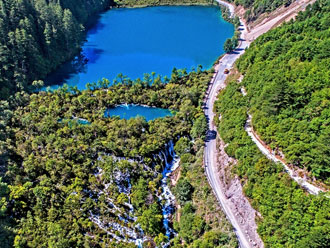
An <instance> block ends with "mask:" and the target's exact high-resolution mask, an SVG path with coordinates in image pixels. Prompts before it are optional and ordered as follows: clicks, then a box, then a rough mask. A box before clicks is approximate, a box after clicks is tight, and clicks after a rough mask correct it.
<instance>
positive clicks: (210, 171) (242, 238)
mask: <svg viewBox="0 0 330 248" xmlns="http://www.w3.org/2000/svg"><path fill="white" fill-rule="evenodd" d="M217 2H218V3H219V4H223V5H225V6H227V7H228V8H229V9H230V11H231V13H232V15H233V10H234V7H233V6H232V5H230V4H228V3H226V2H223V1H220V0H219V1H218V0H217ZM240 29H241V38H242V40H241V41H240V45H239V47H238V48H237V49H236V50H235V51H234V52H233V53H230V54H226V55H225V56H224V57H222V59H221V60H220V64H219V67H218V70H217V73H216V76H215V77H214V79H213V80H212V82H211V85H210V87H209V90H208V92H207V98H206V102H205V111H204V112H205V115H206V118H207V119H208V125H209V126H208V127H209V131H208V138H207V141H206V143H205V151H204V163H205V171H206V174H207V177H208V180H209V183H210V185H211V187H212V189H213V191H214V193H215V195H216V197H217V198H218V200H219V202H220V204H221V206H222V209H223V211H224V212H225V214H226V216H227V218H228V219H229V221H230V222H231V224H232V226H233V228H234V231H235V233H236V235H237V238H238V241H239V243H240V247H244V248H245V247H246V248H249V247H253V246H252V244H251V243H250V242H249V238H248V237H247V236H246V234H245V232H244V231H243V229H242V228H241V226H240V225H239V222H238V220H237V218H236V216H235V214H234V211H233V209H231V208H230V207H229V206H228V204H227V198H226V196H225V194H224V192H223V189H222V187H221V182H220V178H219V176H218V173H217V170H218V169H217V168H218V166H217V161H216V159H217V158H216V156H215V154H216V153H217V147H216V136H217V130H216V127H215V125H214V123H213V119H214V113H213V105H214V101H215V100H216V97H217V95H218V92H219V91H220V90H221V89H224V88H225V79H226V78H227V75H226V74H224V71H225V69H230V68H231V67H232V66H233V64H234V63H235V61H236V60H237V59H238V58H239V57H240V56H241V55H242V54H243V53H244V51H245V48H246V47H248V46H249V44H250V42H248V41H245V40H243V38H244V37H245V34H246V32H247V29H246V26H244V25H242V26H241V27H240Z"/></svg>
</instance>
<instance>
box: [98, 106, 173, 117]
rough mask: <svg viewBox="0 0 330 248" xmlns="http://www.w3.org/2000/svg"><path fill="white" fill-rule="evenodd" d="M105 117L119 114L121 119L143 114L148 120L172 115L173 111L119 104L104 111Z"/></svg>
mask: <svg viewBox="0 0 330 248" xmlns="http://www.w3.org/2000/svg"><path fill="white" fill-rule="evenodd" d="M104 116H105V117H114V116H119V117H120V118H121V119H126V120H128V119H130V118H134V117H137V116H143V117H145V118H146V120H147V121H151V120H154V119H156V118H161V117H166V116H172V113H171V111H170V110H168V109H162V108H152V107H147V106H141V105H134V104H129V105H119V106H117V107H115V108H109V109H107V110H106V111H105V113H104Z"/></svg>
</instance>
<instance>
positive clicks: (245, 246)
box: [204, 0, 315, 248]
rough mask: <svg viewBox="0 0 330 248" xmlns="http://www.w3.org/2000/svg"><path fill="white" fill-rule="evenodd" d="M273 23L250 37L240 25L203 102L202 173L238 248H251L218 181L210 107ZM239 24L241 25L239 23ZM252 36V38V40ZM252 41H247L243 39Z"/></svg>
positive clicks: (303, 1) (287, 14) (279, 18)
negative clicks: (253, 43)
mask: <svg viewBox="0 0 330 248" xmlns="http://www.w3.org/2000/svg"><path fill="white" fill-rule="evenodd" d="M216 1H217V2H218V3H219V4H222V5H225V6H226V7H228V8H229V10H230V12H231V15H232V16H233V13H234V6H233V5H231V4H229V3H227V2H224V1H221V0H216ZM313 2H315V0H299V1H297V2H296V4H297V5H298V7H296V6H294V7H293V8H288V9H286V11H284V13H281V14H279V15H278V16H277V17H276V18H275V20H276V22H277V24H279V23H281V22H283V21H285V20H286V19H288V18H289V17H290V16H291V15H292V14H294V13H297V12H298V11H300V10H303V9H305V7H306V6H307V4H309V3H313ZM272 22H274V20H269V21H268V22H266V23H263V24H261V25H260V27H257V29H258V30H257V31H258V32H256V30H251V33H248V31H247V28H246V26H245V25H244V24H243V25H241V27H240V31H241V41H240V44H239V47H238V48H237V49H236V50H235V51H234V52H233V53H230V54H226V55H225V56H223V57H222V59H221V60H220V61H219V63H220V64H219V65H218V67H217V69H216V75H215V77H214V78H213V80H212V81H211V84H210V87H209V89H208V91H207V93H206V99H205V106H204V113H205V115H206V117H207V119H208V128H209V131H208V135H207V140H206V142H205V150H204V164H205V172H206V174H207V178H208V180H209V183H210V185H211V187H212V189H213V191H214V193H215V195H216V197H217V199H218V201H219V203H220V204H221V206H222V209H223V211H224V213H225V214H226V216H227V218H228V219H229V221H230V222H231V224H232V226H233V228H234V231H235V233H236V236H237V239H238V241H239V245H240V247H242V248H250V247H253V245H252V243H251V240H249V238H248V237H247V235H246V233H245V232H244V230H243V228H242V227H241V226H240V224H239V221H238V220H237V218H236V216H235V214H234V211H233V209H231V208H230V207H229V206H230V204H228V201H229V200H228V199H227V198H226V196H225V194H224V191H223V188H222V186H221V182H220V177H219V175H218V165H217V156H216V154H217V147H216V137H217V130H216V127H215V125H214V122H213V120H214V116H215V115H214V113H213V107H214V102H215V100H216V97H217V95H218V93H219V91H220V90H222V89H224V88H225V87H226V85H225V80H226V78H227V75H226V74H224V71H225V69H230V68H231V67H232V66H233V64H234V63H235V61H236V60H237V59H238V58H239V57H240V56H241V55H242V54H243V53H244V51H245V48H247V47H248V46H249V45H250V43H251V41H252V40H254V39H256V38H257V37H258V36H260V35H261V34H263V33H265V32H267V31H268V30H270V29H271V28H273V27H275V26H276V23H274V24H273V23H272ZM241 23H244V22H243V21H242V20H241ZM251 34H253V35H252V36H251ZM248 36H249V37H252V38H250V39H246V40H245V38H248Z"/></svg>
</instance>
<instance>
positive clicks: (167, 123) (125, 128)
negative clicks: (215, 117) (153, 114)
mask: <svg viewBox="0 0 330 248" xmlns="http://www.w3.org/2000/svg"><path fill="white" fill-rule="evenodd" d="M211 76H212V73H211V72H202V71H201V70H200V69H198V70H197V71H194V72H192V73H190V74H189V75H188V74H187V73H186V72H185V70H173V73H172V77H171V79H169V80H167V83H166V84H165V82H164V81H162V80H161V78H160V77H159V76H156V75H154V74H152V75H149V74H146V75H145V77H144V79H143V80H137V81H134V82H133V81H131V80H128V79H127V78H125V77H124V76H119V77H118V79H117V80H116V82H115V84H114V85H112V86H111V87H109V81H107V80H106V79H104V80H102V81H100V82H98V83H96V84H89V85H88V90H85V91H82V92H81V91H78V90H77V89H76V88H68V87H63V88H60V89H58V90H56V91H54V92H39V93H38V94H32V95H27V94H19V93H17V94H16V97H15V99H13V100H12V101H13V102H11V106H14V105H16V109H14V110H12V109H10V107H9V106H7V107H6V106H3V111H4V113H6V115H4V116H1V117H2V120H1V121H2V124H6V126H5V127H3V128H4V129H6V137H5V139H3V141H2V145H3V147H5V148H6V155H7V156H6V161H5V163H6V164H7V168H6V170H5V171H3V173H4V174H3V179H2V183H1V185H0V186H1V191H0V193H1V198H0V199H1V201H0V204H1V205H0V209H1V216H0V220H1V228H0V230H1V236H0V239H1V240H0V242H1V244H2V247H11V246H12V245H14V247H45V246H51V247H104V246H107V247H109V246H110V247H128V244H127V243H125V242H119V241H118V242H115V241H114V240H113V239H114V238H115V239H117V240H129V239H134V235H133V234H132V233H135V234H137V235H141V231H139V230H140V229H139V226H137V223H139V224H140V227H141V228H142V229H143V231H144V234H145V235H144V237H145V238H146V237H147V238H146V239H145V240H144V241H145V243H149V245H152V244H154V242H155V243H156V244H158V245H159V244H161V243H163V242H166V237H165V236H164V234H163V233H164V229H163V224H162V218H163V217H162V213H161V203H162V202H161V201H159V200H158V197H159V195H160V193H161V188H160V180H161V179H162V175H161V172H162V170H163V167H164V161H163V160H161V159H160V158H159V155H158V154H159V153H160V152H161V151H163V150H164V149H165V147H166V144H168V143H169V142H170V141H171V140H173V141H178V142H177V144H176V145H175V147H174V149H175V151H176V152H177V154H178V155H179V156H181V157H182V159H181V163H183V164H184V165H182V166H184V168H185V169H186V170H187V169H188V168H190V169H191V170H193V171H195V172H194V174H193V175H192V174H190V177H194V178H196V183H197V182H198V181H199V182H201V184H198V185H197V184H196V183H194V184H190V183H189V186H187V185H183V187H182V183H181V181H182V180H183V179H180V181H179V183H178V186H176V190H175V192H176V195H177V197H178V198H179V199H180V204H182V205H184V206H185V207H184V208H183V213H182V217H181V220H180V222H179V223H178V224H176V226H175V227H176V230H178V231H179V233H182V235H181V234H180V235H179V236H178V238H176V241H175V242H176V243H177V244H179V245H178V247H182V246H181V241H180V240H181V239H182V240H185V244H186V246H190V247H198V245H197V243H196V242H204V243H205V244H206V245H209V246H208V247H214V246H213V245H214V244H219V245H223V244H226V245H227V247H235V244H236V240H235V236H234V235H233V233H232V231H231V227H230V225H229V224H228V222H227V221H226V220H225V218H224V217H223V216H222V218H223V222H222V223H227V224H225V225H224V224H220V223H219V219H218V218H217V217H218V216H219V208H218V207H217V204H216V201H210V200H209V201H208V199H211V198H209V194H210V192H211V190H210V187H209V185H208V184H207V181H206V178H205V177H204V176H203V174H199V173H200V172H201V170H202V167H201V163H202V157H203V155H202V154H203V138H204V135H205V131H206V127H207V126H206V119H205V117H204V115H203V111H202V108H201V105H202V100H203V97H204V92H205V90H206V87H207V86H208V83H209V81H210V78H211ZM121 103H137V104H148V105H150V106H157V107H163V108H170V109H172V110H175V111H176V113H175V115H174V116H171V117H165V118H160V119H156V120H154V121H149V122H146V120H145V119H144V118H141V117H139V118H134V119H130V120H125V119H119V118H118V117H115V118H106V117H104V112H105V110H106V108H108V107H113V106H115V105H117V104H121ZM78 118H81V119H85V120H87V121H88V123H86V122H85V123H81V122H79V119H78ZM178 137H181V138H180V139H179V140H178ZM191 138H193V139H194V142H191ZM3 159H4V157H3ZM185 174H186V172H183V175H185ZM197 180H198V181H197ZM129 185H130V186H129ZM180 185H181V186H180ZM185 187H189V191H188V193H187V192H186V190H184V189H185ZM194 199H195V200H194ZM204 200H205V203H208V205H205V203H204ZM203 206H204V207H203ZM202 208H204V209H202ZM204 214H205V215H204ZM220 215H221V212H220ZM207 216H208V217H209V216H214V218H206V217H207ZM191 221H193V223H194V224H193V225H191V224H192V223H191ZM118 225H119V226H120V228H123V229H124V231H123V230H120V229H118ZM204 238H205V239H204ZM210 245H211V246H210ZM131 246H132V247H134V244H132V243H131Z"/></svg>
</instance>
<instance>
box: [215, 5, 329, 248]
mask: <svg viewBox="0 0 330 248" xmlns="http://www.w3.org/2000/svg"><path fill="white" fill-rule="evenodd" d="M329 8H330V3H329V1H327V0H320V1H318V2H317V3H316V4H314V5H313V6H312V7H310V8H308V9H307V11H306V12H304V13H300V14H299V15H298V17H297V20H296V21H294V22H290V23H287V24H284V25H282V26H281V27H279V28H277V29H274V30H273V31H270V32H269V33H266V34H265V35H263V36H261V37H260V38H258V39H257V40H256V42H255V43H253V44H252V45H251V47H250V48H249V49H248V50H247V51H246V53H245V54H244V55H243V56H242V57H241V58H240V59H239V62H238V68H239V70H240V71H241V72H242V73H243V74H244V79H243V81H242V83H238V78H239V75H240V74H238V73H237V74H234V75H233V76H231V78H229V80H228V86H227V88H226V89H225V90H224V91H223V92H221V93H220V95H219V99H218V101H217V102H216V111H217V113H218V114H221V121H218V126H219V132H220V135H221V137H222V138H223V140H224V141H225V142H226V143H228V146H227V147H226V152H227V153H228V154H229V155H230V156H233V157H235V158H236V159H237V160H238V163H237V165H236V166H235V167H234V168H233V170H234V172H235V173H237V174H238V175H239V176H240V177H241V179H242V182H243V184H244V192H245V194H246V195H247V197H249V198H250V199H251V202H252V205H253V207H254V208H255V209H257V210H258V211H259V212H260V213H261V215H262V218H258V219H257V221H258V233H259V234H260V236H261V238H262V239H263V241H264V242H265V245H266V247H327V246H328V244H329V242H330V236H329V233H330V221H329V219H330V214H329V209H330V199H329V198H327V197H324V196H323V195H318V196H314V195H309V194H307V193H306V192H304V190H303V189H302V188H301V187H300V186H299V185H298V184H297V183H295V182H294V181H293V180H292V179H291V178H290V177H289V176H288V175H287V173H285V172H284V171H283V167H282V166H281V165H280V164H275V163H272V162H271V161H269V160H268V159H266V158H265V157H264V156H263V155H262V154H261V152H260V151H259V150H258V148H257V147H256V145H255V144H254V143H253V141H252V140H251V138H250V137H249V136H248V135H247V133H246V132H245V130H244V126H245V123H246V120H247V111H250V113H251V114H252V115H253V125H254V127H255V128H256V130H257V132H258V133H260V134H261V136H262V138H263V139H265V140H266V141H267V142H269V143H271V144H272V146H273V147H274V148H276V147H278V148H280V149H283V151H284V153H285V155H286V156H287V159H288V160H289V161H292V162H293V163H295V164H297V165H300V166H304V167H307V168H309V169H310V170H311V171H312V173H313V174H314V175H317V176H319V177H321V178H323V179H325V180H326V179H328V178H329V177H328V176H329V161H326V159H328V158H327V157H328V152H329V144H330V142H329V135H328V134H329V125H328V122H329V115H328V113H329V104H328V103H329V94H327V92H329V86H330V84H329V55H330V54H329V49H328V48H329V45H326V44H329V37H330V36H329V34H330V33H329V27H330V26H329V25H328V24H327V23H329V13H330V12H329ZM243 85H244V86H245V87H246V90H247V92H248V94H247V96H245V97H243V95H242V94H241V92H240V88H241V87H242V86H243ZM327 135H328V136H327ZM301 147H302V148H304V149H302V148H301ZM308 156H310V157H309V159H307V157H308Z"/></svg>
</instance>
